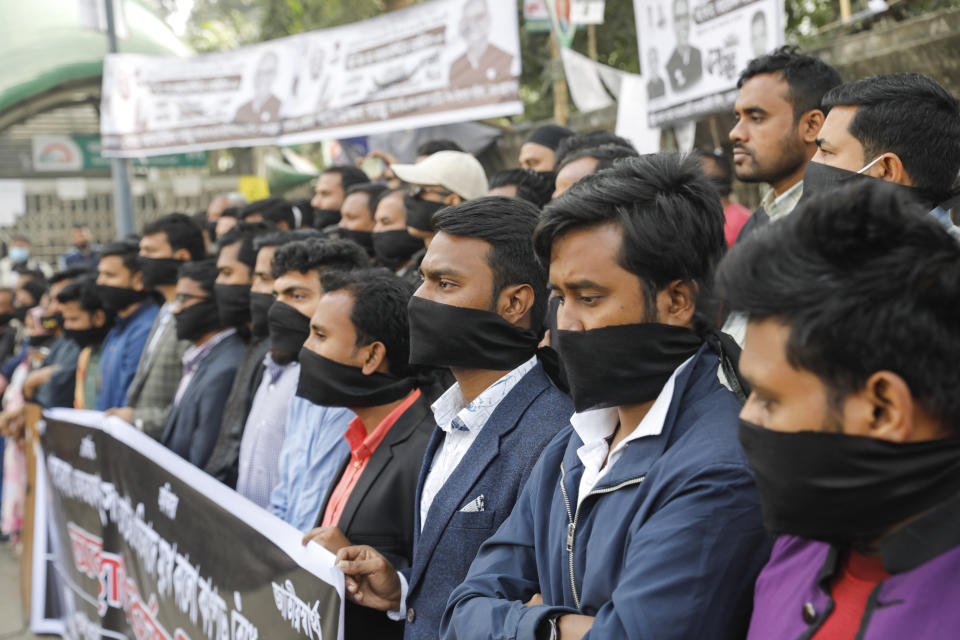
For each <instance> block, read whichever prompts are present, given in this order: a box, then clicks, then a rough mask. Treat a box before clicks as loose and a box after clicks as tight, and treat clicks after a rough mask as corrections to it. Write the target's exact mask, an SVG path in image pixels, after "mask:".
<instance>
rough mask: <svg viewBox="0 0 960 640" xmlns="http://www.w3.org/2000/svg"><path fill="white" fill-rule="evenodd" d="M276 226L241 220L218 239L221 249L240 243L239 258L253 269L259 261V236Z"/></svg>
mask: <svg viewBox="0 0 960 640" xmlns="http://www.w3.org/2000/svg"><path fill="white" fill-rule="evenodd" d="M274 229H275V227H274V226H273V225H272V224H270V223H267V222H240V223H238V224H237V226H235V227H234V228H233V229H230V231H227V232H226V233H225V234H223V237H222V238H220V239H219V240H218V241H217V245H218V246H219V247H220V251H223V248H224V247H229V246H230V245H232V244H236V243H238V242H239V243H240V251H239V252H237V259H238V260H239V261H240V262H242V263H243V264H245V265H247V266H248V267H250V270H251V271H252V270H253V265H255V264H256V263H257V249H256V248H255V242H256V240H257V238H259V237H260V236H263V235H265V234H267V233H269V232H271V231H273V230H274Z"/></svg>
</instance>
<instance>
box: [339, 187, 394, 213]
mask: <svg viewBox="0 0 960 640" xmlns="http://www.w3.org/2000/svg"><path fill="white" fill-rule="evenodd" d="M354 193H365V194H367V197H368V204H367V207H368V208H369V209H370V219H371V220H372V219H373V215H374V213H375V212H376V210H377V205H378V204H380V199H381V198H383V196H385V195H386V194H387V186H386V185H385V184H381V183H379V182H363V183H360V184H355V185H353V186H351V187H350V188H348V189H347V190H346V195H348V196H349V195H352V194H354Z"/></svg>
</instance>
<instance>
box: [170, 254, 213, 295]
mask: <svg viewBox="0 0 960 640" xmlns="http://www.w3.org/2000/svg"><path fill="white" fill-rule="evenodd" d="M217 274H218V271H217V261H216V260H214V259H213V258H208V259H206V260H197V261H195V262H184V263H183V264H182V265H180V269H178V270H177V279H178V280H179V279H181V278H189V279H190V280H193V281H194V282H196V283H197V284H199V285H200V288H201V289H203V290H204V291H206V292H207V293H211V294H212V293H213V285H214V284H215V283H216V281H217Z"/></svg>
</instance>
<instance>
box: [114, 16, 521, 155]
mask: <svg viewBox="0 0 960 640" xmlns="http://www.w3.org/2000/svg"><path fill="white" fill-rule="evenodd" d="M519 87H520V43H519V33H518V27H517V11H516V7H515V6H514V5H513V3H508V2H501V1H499V0H434V1H433V2H428V3H423V4H418V5H415V6H413V7H410V8H407V9H404V10H402V11H394V12H391V13H389V14H384V15H382V16H378V17H376V18H373V19H370V20H365V21H363V22H356V23H353V24H348V25H343V26H340V27H335V28H332V29H324V30H321V31H313V32H310V33H304V34H298V35H295V36H290V37H287V38H280V39H277V40H271V41H269V42H264V43H260V44H256V45H252V46H249V47H244V48H242V49H238V50H235V51H230V52H224V53H211V54H205V55H199V56H195V57H193V58H186V59H185V58H176V57H159V56H144V55H135V54H113V55H109V56H107V59H106V62H105V64H104V72H103V99H102V105H101V121H100V130H101V136H102V140H103V155H104V156H108V157H140V156H150V155H157V154H165V153H178V152H185V151H198V150H204V149H218V148H225V147H235V146H255V145H264V144H281V145H283V144H296V143H301V142H313V141H317V140H324V139H332V138H345V137H351V136H358V135H371V134H376V133H384V132H389V131H397V130H403V129H409V128H419V127H426V126H434V125H441V124H449V123H453V122H464V121H468V120H479V119H483V118H493V117H498V116H505V115H513V114H517V113H522V112H523V105H522V103H521V101H520V96H519Z"/></svg>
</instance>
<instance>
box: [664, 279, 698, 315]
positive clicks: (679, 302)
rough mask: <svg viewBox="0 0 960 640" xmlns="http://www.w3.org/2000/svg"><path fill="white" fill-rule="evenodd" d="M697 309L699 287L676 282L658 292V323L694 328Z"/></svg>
mask: <svg viewBox="0 0 960 640" xmlns="http://www.w3.org/2000/svg"><path fill="white" fill-rule="evenodd" d="M696 309H697V286H696V285H695V284H693V283H691V282H688V281H686V280H674V281H673V282H671V283H670V284H668V285H667V286H666V287H664V288H663V289H661V290H660V291H658V292H657V321H658V322H661V323H663V324H670V325H674V326H676V327H692V326H693V313H694V311H696Z"/></svg>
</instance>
